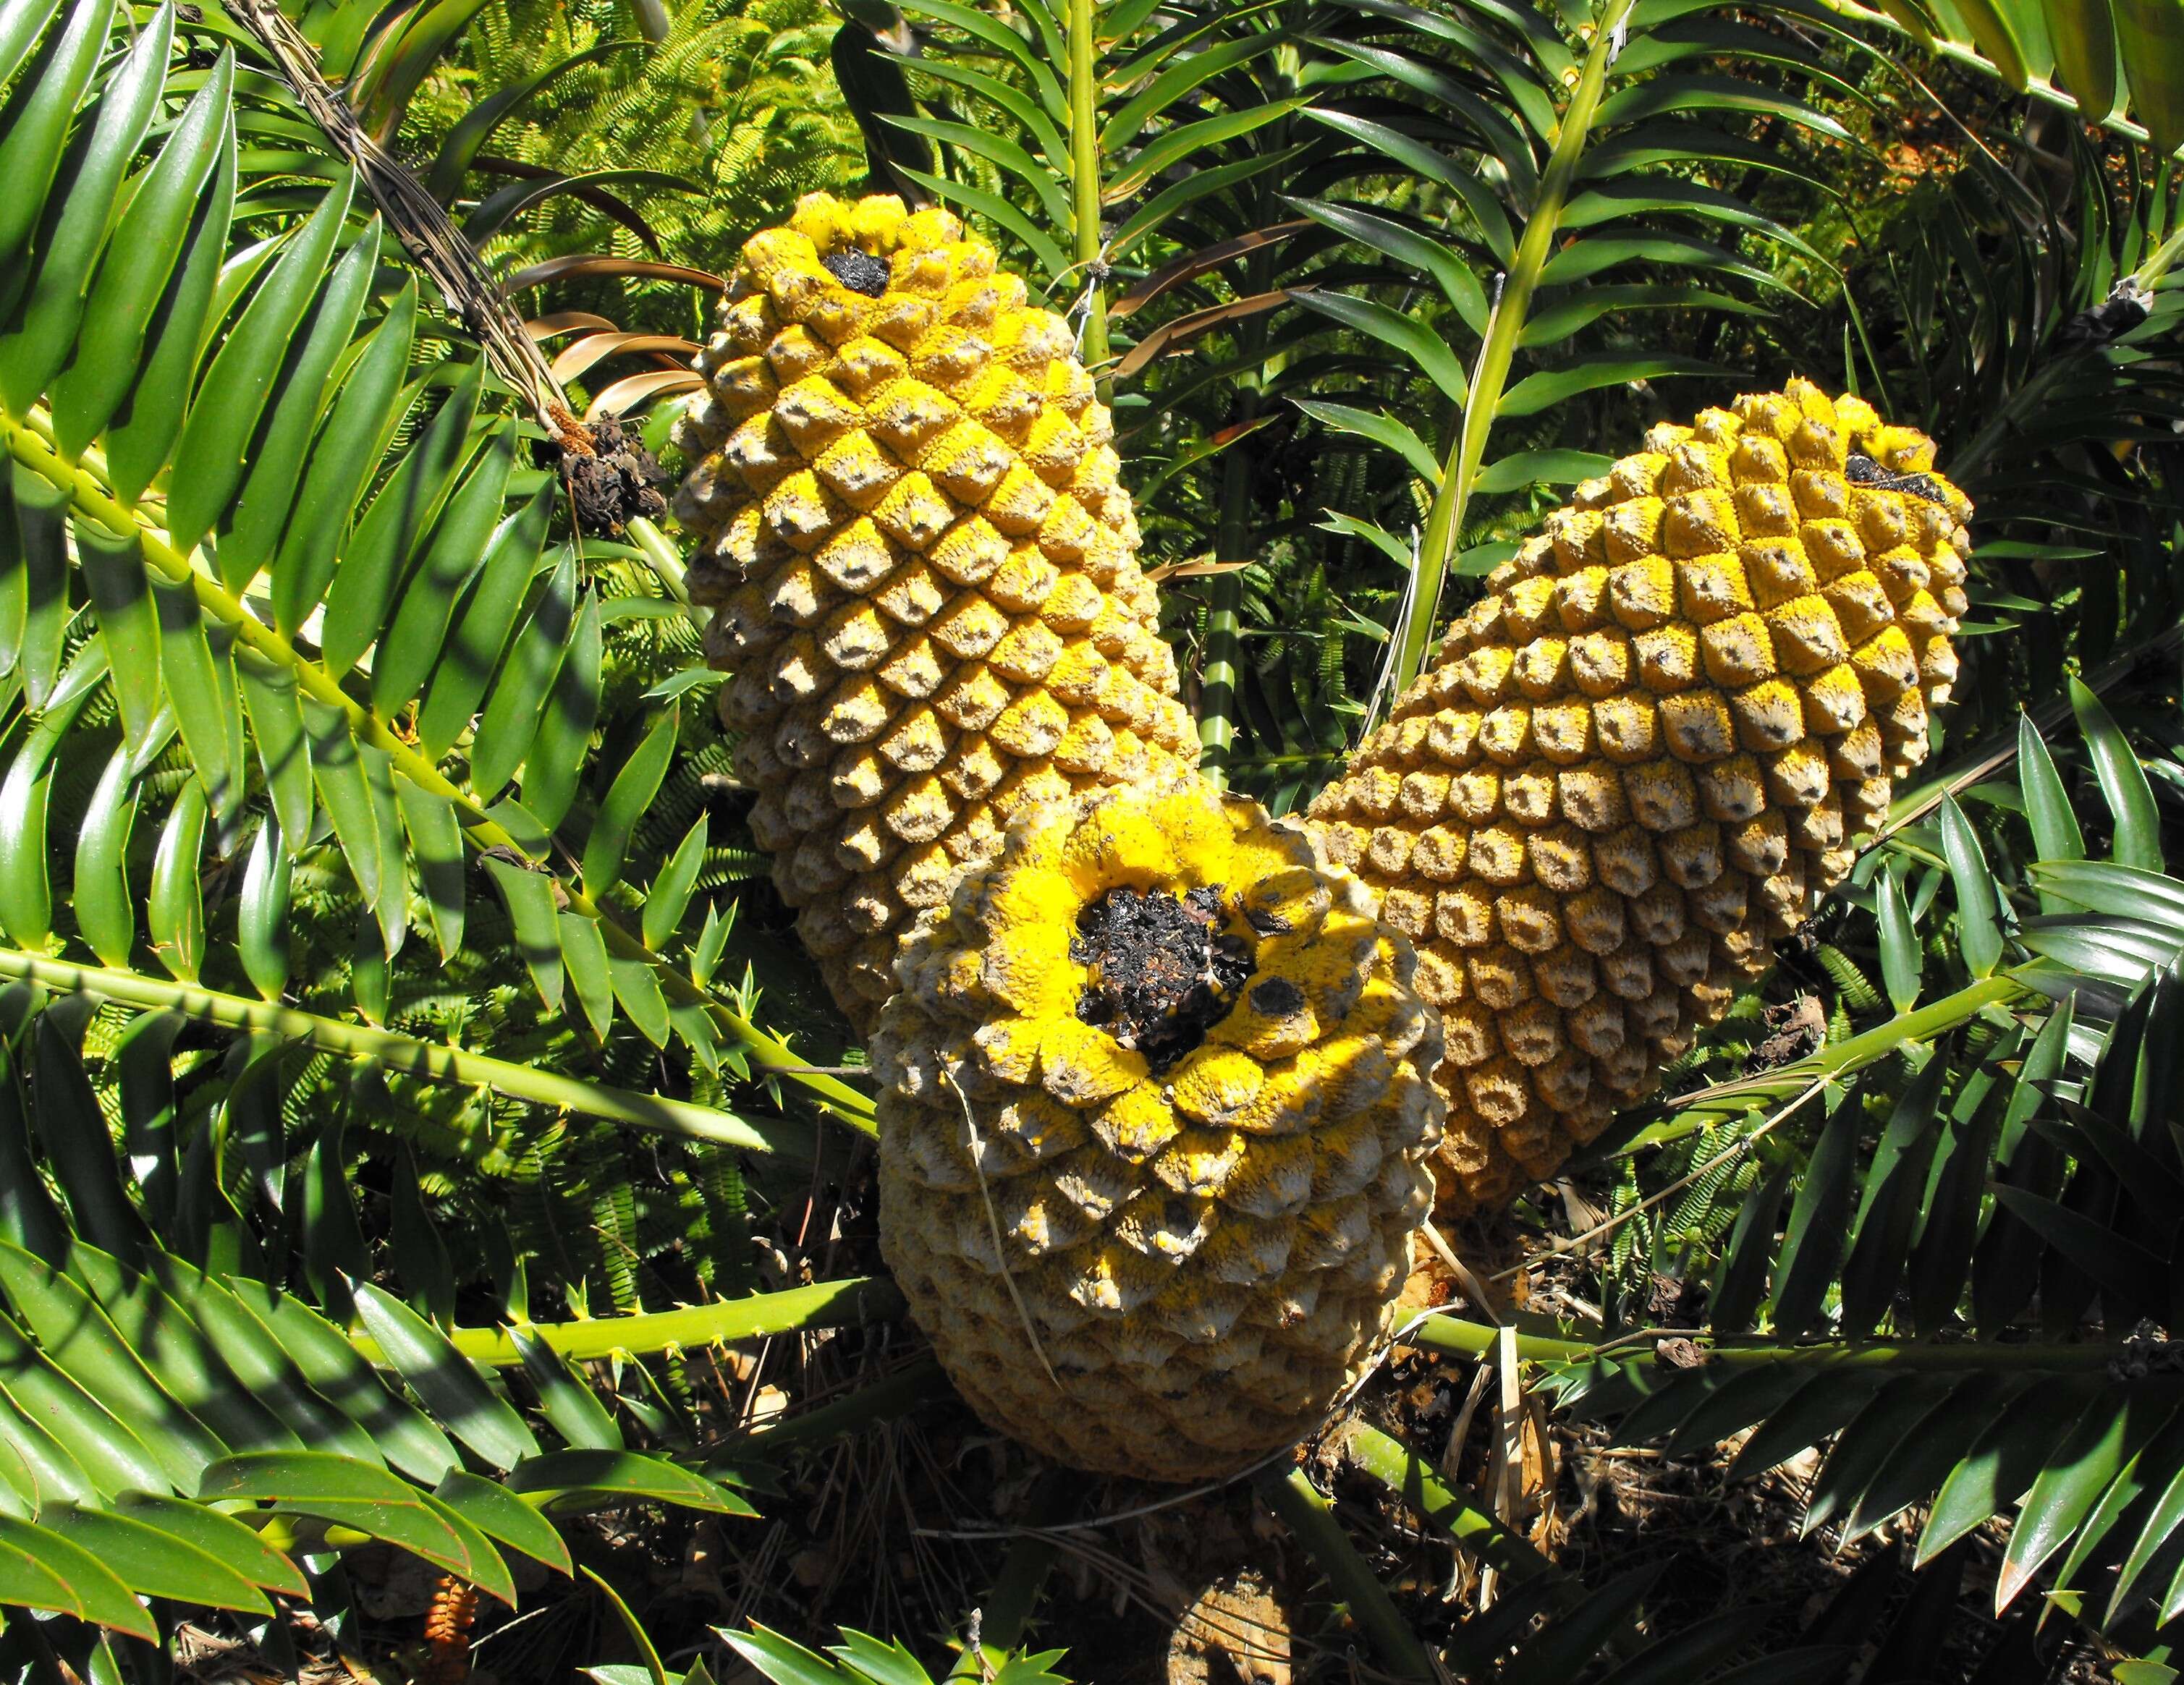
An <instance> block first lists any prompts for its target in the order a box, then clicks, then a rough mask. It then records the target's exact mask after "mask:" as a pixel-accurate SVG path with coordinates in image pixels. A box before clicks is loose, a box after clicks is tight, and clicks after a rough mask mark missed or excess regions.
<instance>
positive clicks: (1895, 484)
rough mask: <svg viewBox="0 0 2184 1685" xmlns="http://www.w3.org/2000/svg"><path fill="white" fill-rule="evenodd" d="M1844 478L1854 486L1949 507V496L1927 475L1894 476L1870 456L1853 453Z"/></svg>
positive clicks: (1845, 468) (1844, 467)
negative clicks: (1904, 494)
mask: <svg viewBox="0 0 2184 1685" xmlns="http://www.w3.org/2000/svg"><path fill="white" fill-rule="evenodd" d="M1843 478H1844V479H1846V480H1847V481H1850V483H1851V484H1852V485H1853V486H1871V487H1875V488H1876V489H1878V490H1880V491H1883V492H1904V493H1906V494H1907V495H1908V496H1910V497H1914V498H1925V500H1926V501H1927V502H1928V503H1940V504H1941V505H1942V507H1943V508H1945V509H1946V508H1947V506H1948V502H1949V495H1948V493H1947V492H1944V491H1943V490H1942V488H1941V487H1939V486H1938V485H1936V483H1935V482H1934V481H1933V479H1932V477H1931V475H1925V474H1892V473H1890V472H1889V471H1888V470H1886V469H1885V468H1883V467H1882V466H1881V465H1880V464H1879V463H1877V462H1875V460H1874V459H1872V458H1871V457H1869V456H1862V455H1860V454H1859V453H1858V452H1856V451H1853V452H1852V453H1850V456H1849V458H1848V459H1847V460H1846V461H1845V462H1844V464H1843Z"/></svg>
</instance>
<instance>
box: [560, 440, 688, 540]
mask: <svg viewBox="0 0 2184 1685" xmlns="http://www.w3.org/2000/svg"><path fill="white" fill-rule="evenodd" d="M532 458H533V459H534V460H536V461H537V462H538V464H539V465H540V466H541V467H550V468H552V469H553V470H554V471H555V472H556V473H557V474H559V475H560V476H561V484H562V485H563V486H564V487H565V488H566V489H567V491H568V494H569V506H570V511H571V514H573V515H574V516H575V518H576V523H577V531H580V532H587V533H590V534H592V535H593V536H594V537H606V538H611V537H618V536H619V535H620V534H621V531H622V529H623V528H624V527H625V526H627V525H628V524H629V523H630V522H631V521H632V520H636V519H637V518H638V516H640V515H642V516H643V517H644V518H645V519H646V520H659V519H660V516H662V515H664V514H666V513H667V499H666V498H664V497H662V496H661V495H660V482H661V481H664V480H666V477H667V475H666V472H665V471H664V470H662V469H661V468H660V463H659V461H658V459H656V458H655V457H654V455H653V454H652V453H651V452H650V451H649V450H647V449H646V448H644V441H643V438H641V437H639V436H638V434H637V433H636V432H635V431H632V430H626V429H624V427H623V426H622V425H621V422H619V421H613V420H604V421H594V422H593V423H592V424H591V425H589V426H586V425H583V424H582V423H581V422H577V421H575V420H571V422H570V423H569V424H568V425H567V426H565V428H564V429H563V431H562V434H561V437H560V438H559V439H554V440H542V441H540V442H538V443H537V444H534V445H533V446H532Z"/></svg>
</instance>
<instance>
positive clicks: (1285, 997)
mask: <svg viewBox="0 0 2184 1685" xmlns="http://www.w3.org/2000/svg"><path fill="white" fill-rule="evenodd" d="M1303 1005H1304V991H1303V990H1302V989H1301V988H1299V987H1297V986H1296V985H1295V983H1293V982H1290V980H1289V979H1288V978H1287V977H1268V978H1267V979H1265V980H1264V981H1263V982H1256V983H1254V984H1252V985H1251V1010H1252V1011H1254V1012H1256V1013H1258V1014H1260V1015H1262V1016H1263V1017H1268V1018H1286V1017H1288V1016H1289V1015H1290V1014H1291V1013H1293V1012H1295V1011H1296V1010H1298V1009H1300V1008H1301V1007H1302V1006H1303Z"/></svg>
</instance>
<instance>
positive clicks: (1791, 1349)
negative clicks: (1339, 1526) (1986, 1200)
mask: <svg viewBox="0 0 2184 1685" xmlns="http://www.w3.org/2000/svg"><path fill="white" fill-rule="evenodd" d="M1501 1337H1502V1331H1501V1329H1499V1328H1498V1327H1496V1326H1495V1325H1494V1324H1492V1323H1490V1322H1468V1321H1464V1320H1463V1318H1461V1317H1457V1316H1443V1315H1436V1316H1429V1317H1427V1318H1426V1319H1425V1320H1424V1321H1422V1322H1420V1323H1419V1324H1418V1326H1416V1327H1414V1328H1412V1329H1410V1330H1409V1331H1408V1332H1406V1333H1405V1334H1404V1335H1403V1340H1404V1343H1406V1344H1408V1345H1415V1346H1425V1347H1428V1348H1430V1349H1432V1350H1435V1351H1438V1352H1447V1353H1450V1354H1453V1355H1456V1356H1462V1357H1484V1356H1485V1355H1486V1354H1489V1353H1490V1352H1491V1351H1493V1349H1495V1343H1496V1341H1498V1340H1499V1339H1500V1338H1501ZM1691 1338H1692V1339H1694V1340H1695V1341H1696V1343H1697V1345H1698V1347H1699V1349H1700V1350H1701V1351H1702V1352H1703V1353H1704V1354H1705V1356H1706V1360H1707V1361H1708V1362H1709V1363H1721V1364H1728V1365H1732V1366H1735V1367H1738V1368H1752V1367H1756V1366H1759V1365H1768V1364H1787V1365H1791V1366H1793V1367H1796V1368H1800V1369H1902V1370H1940V1371H1962V1370H1986V1369H1995V1370H2008V1371H2011V1372H2012V1373H2017V1372H2020V1371H2027V1370H2036V1371H2063V1372H2065V1373H2075V1374H2085V1373H2089V1372H2099V1371H2106V1370H2107V1369H2109V1367H2110V1366H2111V1365H2114V1364H2115V1363H2117V1362H2119V1361H2120V1360H2122V1359H2123V1358H2125V1357H2126V1355H2128V1353H2129V1350H2130V1349H2129V1348H2128V1347H2127V1346H2125V1345H2123V1344H2121V1343H2079V1344H2074V1345H2044V1346H2034V1345H2019V1344H2015V1343H2011V1342H2009V1341H2004V1340H1931V1341H1909V1340H1859V1341H1856V1342H1851V1341H1843V1340H1835V1341H1822V1342H1819V1343H1814V1344H1812V1345H1802V1346H1800V1345H1784V1344H1782V1343H1780V1342H1778V1341H1772V1340H1767V1339H1763V1338H1758V1337H1750V1336H1739V1335H1728V1336H1722V1335H1709V1334H1706V1333H1703V1332H1701V1333H1698V1334H1696V1335H1693V1336H1691ZM1517 1355H1518V1357H1520V1358H1522V1359H1524V1360H1525V1361H1526V1362H1528V1363H1560V1364H1573V1363H1591V1362H1594V1361H1596V1360H1603V1359H1605V1360H1609V1361H1617V1360H1621V1361H1625V1362H1631V1363H1644V1364H1648V1365H1650V1364H1651V1363H1652V1361H1653V1354H1652V1350H1651V1349H1650V1341H1649V1342H1648V1343H1647V1344H1646V1345H1645V1346H1641V1345H1639V1344H1638V1343H1636V1340H1635V1338H1634V1337H1630V1336H1625V1337H1624V1343H1622V1344H1618V1343H1615V1342H1614V1341H1612V1340H1597V1341H1595V1340H1564V1339H1557V1338H1554V1337H1551V1336H1547V1335H1541V1334H1519V1335H1518V1336H1517ZM2159 1379H2162V1380H2173V1379H2174V1377H2169V1376H2162V1377H2159ZM2176 1384H2178V1385H2184V1382H2176Z"/></svg>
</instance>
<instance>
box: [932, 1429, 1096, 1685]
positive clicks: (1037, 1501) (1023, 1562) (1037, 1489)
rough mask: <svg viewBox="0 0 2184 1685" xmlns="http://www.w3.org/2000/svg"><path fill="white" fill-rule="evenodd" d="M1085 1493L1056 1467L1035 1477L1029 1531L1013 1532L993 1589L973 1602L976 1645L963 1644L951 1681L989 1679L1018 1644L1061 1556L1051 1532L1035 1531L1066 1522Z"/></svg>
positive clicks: (1027, 1521)
mask: <svg viewBox="0 0 2184 1685" xmlns="http://www.w3.org/2000/svg"><path fill="white" fill-rule="evenodd" d="M1083 1493H1084V1482H1083V1481H1082V1480H1081V1479H1080V1478H1078V1476H1074V1475H1072V1474H1069V1473H1067V1472H1066V1471H1063V1470H1061V1469H1049V1470H1048V1471H1046V1472H1045V1474H1043V1475H1041V1476H1039V1482H1038V1484H1037V1485H1036V1486H1034V1488H1032V1494H1031V1501H1030V1502H1029V1503H1028V1504H1027V1505H1026V1506H1025V1512H1024V1525H1025V1526H1026V1527H1028V1528H1031V1529H1034V1531H1031V1532H1023V1533H1020V1534H1018V1535H1017V1540H1016V1543H1013V1544H1011V1546H1010V1547H1009V1554H1008V1557H1007V1559H1006V1560H1005V1561H1003V1562H1002V1564H1001V1571H1000V1575H999V1576H998V1577H996V1578H995V1581H994V1583H993V1587H992V1589H990V1590H989V1591H988V1592H987V1593H986V1595H985V1596H984V1597H983V1599H980V1601H979V1604H978V1616H979V1620H978V1648H977V1649H972V1648H971V1646H969V1645H968V1644H966V1645H965V1646H964V1647H963V1651H962V1654H960V1655H958V1656H957V1657H956V1665H955V1666H953V1667H951V1668H950V1669H949V1670H948V1677H949V1678H950V1679H951V1680H954V1679H990V1678H992V1677H995V1675H996V1674H997V1673H999V1672H1000V1670H1001V1668H1002V1667H1003V1666H1006V1663H1007V1661H1008V1659H1009V1654H1010V1652H1011V1651H1012V1650H1014V1649H1016V1648H1017V1646H1018V1645H1020V1644H1021V1643H1023V1636H1024V1631H1025V1629H1026V1628H1027V1627H1029V1626H1030V1625H1031V1616H1032V1611H1033V1610H1034V1609H1035V1608H1037V1607H1038V1606H1039V1593H1041V1592H1042V1591H1044V1590H1045V1588H1046V1580H1047V1576H1048V1575H1049V1574H1050V1573H1052V1572H1053V1571H1054V1563H1055V1559H1056V1556H1057V1555H1059V1554H1060V1546H1059V1545H1058V1544H1057V1543H1056V1541H1055V1538H1054V1536H1053V1534H1051V1533H1050V1532H1041V1531H1038V1529H1042V1528H1047V1527H1053V1526H1055V1525H1056V1523H1058V1522H1060V1521H1066V1520H1067V1518H1068V1515H1069V1513H1070V1511H1071V1510H1074V1509H1075V1508H1076V1507H1077V1500H1078V1498H1079V1497H1080V1496H1081V1495H1082V1494H1083Z"/></svg>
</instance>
